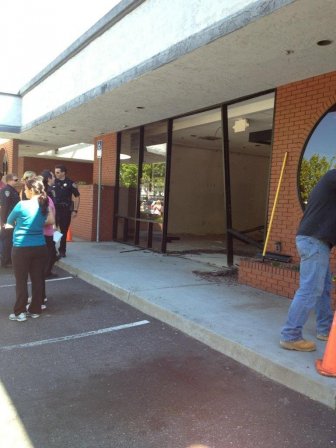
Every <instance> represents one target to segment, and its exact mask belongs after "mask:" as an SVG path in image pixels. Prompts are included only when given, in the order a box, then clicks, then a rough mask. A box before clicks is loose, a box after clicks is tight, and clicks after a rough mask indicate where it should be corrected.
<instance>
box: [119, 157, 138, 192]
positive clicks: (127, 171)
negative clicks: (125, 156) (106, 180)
mask: <svg viewBox="0 0 336 448" xmlns="http://www.w3.org/2000/svg"><path fill="white" fill-rule="evenodd" d="M119 177H120V180H119V182H120V186H121V187H126V188H136V186H137V182H138V165H135V164H134V163H121V164H120V172H119Z"/></svg>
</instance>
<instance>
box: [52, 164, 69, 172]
mask: <svg viewBox="0 0 336 448" xmlns="http://www.w3.org/2000/svg"><path fill="white" fill-rule="evenodd" d="M55 170H60V171H62V173H66V172H67V169H66V167H65V166H64V165H56V166H55Z"/></svg>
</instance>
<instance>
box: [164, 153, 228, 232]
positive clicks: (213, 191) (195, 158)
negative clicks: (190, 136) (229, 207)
mask: <svg viewBox="0 0 336 448" xmlns="http://www.w3.org/2000/svg"><path fill="white" fill-rule="evenodd" d="M222 166H223V163H222V152H221V150H207V149H200V148H190V147H187V146H182V145H173V148H172V161H171V181H170V196H169V220H168V233H169V234H181V233H184V234H185V233H187V234H194V235H208V234H223V233H224V224H225V215H224V213H225V208H224V194H223V190H224V189H223V168H222Z"/></svg>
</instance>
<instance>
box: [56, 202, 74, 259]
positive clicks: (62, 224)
mask: <svg viewBox="0 0 336 448" xmlns="http://www.w3.org/2000/svg"><path fill="white" fill-rule="evenodd" d="M70 222H71V211H70V210H69V209H68V208H66V207H57V206H56V226H58V227H59V229H60V232H61V233H63V236H62V238H61V241H60V245H59V248H58V251H59V253H60V254H65V253H66V238H67V233H68V229H69V227H70Z"/></svg>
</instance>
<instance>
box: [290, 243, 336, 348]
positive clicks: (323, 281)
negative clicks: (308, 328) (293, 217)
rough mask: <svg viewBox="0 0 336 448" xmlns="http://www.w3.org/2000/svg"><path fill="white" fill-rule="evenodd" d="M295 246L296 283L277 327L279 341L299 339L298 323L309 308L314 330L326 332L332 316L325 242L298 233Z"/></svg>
mask: <svg viewBox="0 0 336 448" xmlns="http://www.w3.org/2000/svg"><path fill="white" fill-rule="evenodd" d="M296 247H297V249H298V252H299V255H300V257H301V262H300V287H299V289H298V290H297V291H296V293H295V296H294V298H293V300H292V303H291V305H290V307H289V311H288V316H287V322H286V323H285V326H284V327H283V329H282V331H281V339H282V340H283V341H298V340H299V339H302V327H303V326H304V324H305V323H306V322H307V320H308V317H309V313H310V311H311V310H312V309H313V308H315V313H316V331H317V334H321V335H327V334H328V333H329V330H330V327H331V324H332V320H333V311H332V309H331V303H330V293H331V273H330V268H329V256H330V248H329V246H328V245H327V244H326V243H324V242H323V241H321V240H318V239H316V238H313V237H310V236H302V235H298V236H297V237H296Z"/></svg>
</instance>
